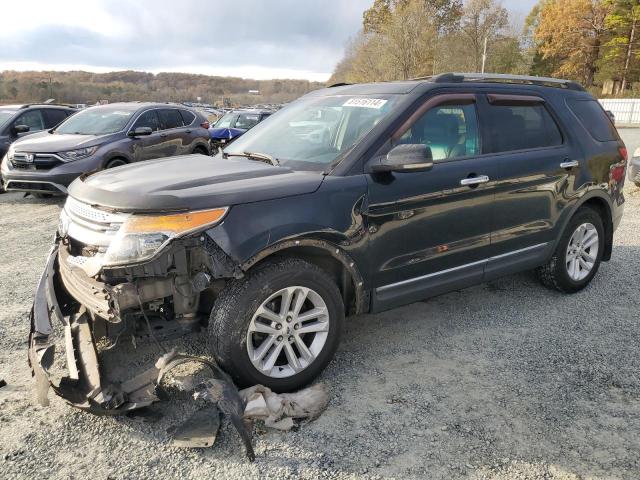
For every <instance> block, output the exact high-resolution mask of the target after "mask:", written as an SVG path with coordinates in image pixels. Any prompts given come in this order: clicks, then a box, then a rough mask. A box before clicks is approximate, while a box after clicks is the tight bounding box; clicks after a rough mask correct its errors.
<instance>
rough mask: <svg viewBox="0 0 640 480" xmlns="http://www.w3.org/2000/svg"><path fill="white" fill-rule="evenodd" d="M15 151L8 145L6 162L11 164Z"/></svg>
mask: <svg viewBox="0 0 640 480" xmlns="http://www.w3.org/2000/svg"><path fill="white" fill-rule="evenodd" d="M15 153H16V149H15V147H14V146H13V145H9V150H7V160H8V161H10V162H12V161H13V158H14V156H15Z"/></svg>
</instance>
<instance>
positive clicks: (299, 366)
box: [209, 259, 344, 392]
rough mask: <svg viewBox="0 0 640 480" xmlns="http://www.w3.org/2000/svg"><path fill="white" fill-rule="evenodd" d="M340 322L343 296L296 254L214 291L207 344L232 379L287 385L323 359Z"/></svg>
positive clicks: (307, 375)
mask: <svg viewBox="0 0 640 480" xmlns="http://www.w3.org/2000/svg"><path fill="white" fill-rule="evenodd" d="M343 323H344V305H343V302H342V296H341V295H340V291H339V290H338V287H337V285H336V284H335V282H334V281H333V280H332V279H331V277H329V275H327V273H326V272H324V271H323V270H321V269H320V268H318V267H317V266H315V265H313V264H311V263H308V262H306V261H304V260H301V259H286V260H281V261H278V262H267V263H265V264H263V265H260V266H258V267H256V270H255V271H254V272H250V273H249V274H248V275H247V276H246V277H245V278H243V279H240V280H235V281H233V282H232V283H231V284H230V285H228V286H227V288H225V290H224V291H223V292H221V294H220V296H219V297H218V299H217V301H216V304H215V307H214V309H213V311H212V313H211V319H210V321H209V346H210V349H211V350H212V353H213V354H214V355H215V357H216V359H217V361H218V362H219V363H220V364H221V366H222V367H223V368H225V369H226V370H227V371H228V372H229V373H230V374H231V375H232V376H233V377H234V379H235V380H236V381H237V383H238V384H239V385H241V386H251V385H256V384H262V385H265V386H267V387H269V388H271V389H272V390H275V391H277V392H286V391H292V390H297V389H299V388H301V387H303V386H305V385H307V384H308V383H310V382H311V381H312V380H313V379H314V378H315V377H317V376H318V375H319V374H320V372H321V371H322V370H323V369H324V368H325V366H326V365H327V364H328V363H329V361H330V360H331V358H332V357H333V355H334V353H335V351H336V348H337V346H338V343H339V340H340V334H341V331H342V325H343Z"/></svg>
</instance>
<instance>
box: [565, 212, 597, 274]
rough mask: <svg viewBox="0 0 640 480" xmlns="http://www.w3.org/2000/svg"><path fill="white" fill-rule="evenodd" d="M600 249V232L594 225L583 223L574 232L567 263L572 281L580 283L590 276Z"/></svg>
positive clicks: (568, 247)
mask: <svg viewBox="0 0 640 480" xmlns="http://www.w3.org/2000/svg"><path fill="white" fill-rule="evenodd" d="M599 247H600V238H599V236H598V230H597V229H596V227H595V226H594V225H593V224H591V223H583V224H582V225H580V226H579V227H578V228H577V229H576V230H575V232H573V235H572V236H571V239H570V240H569V244H568V245H567V254H566V262H565V264H566V268H567V273H568V274H569V277H570V278H571V280H574V281H576V282H580V281H582V280H584V279H585V278H587V277H588V276H589V274H590V273H591V271H592V270H593V267H594V265H595V264H596V260H597V258H598V248H599Z"/></svg>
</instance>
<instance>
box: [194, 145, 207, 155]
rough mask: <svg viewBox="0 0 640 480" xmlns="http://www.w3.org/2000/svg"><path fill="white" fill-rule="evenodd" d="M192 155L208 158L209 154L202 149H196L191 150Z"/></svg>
mask: <svg viewBox="0 0 640 480" xmlns="http://www.w3.org/2000/svg"><path fill="white" fill-rule="evenodd" d="M193 154H194V155H206V156H209V152H207V149H206V148H204V147H196V148H194V149H193Z"/></svg>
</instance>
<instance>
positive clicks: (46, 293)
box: [29, 246, 161, 415]
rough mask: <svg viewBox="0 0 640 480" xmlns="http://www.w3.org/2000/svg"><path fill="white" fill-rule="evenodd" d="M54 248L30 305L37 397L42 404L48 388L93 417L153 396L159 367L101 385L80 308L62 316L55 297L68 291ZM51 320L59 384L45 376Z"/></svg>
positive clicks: (154, 398) (31, 354)
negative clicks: (60, 366)
mask: <svg viewBox="0 0 640 480" xmlns="http://www.w3.org/2000/svg"><path fill="white" fill-rule="evenodd" d="M58 250H59V249H58V246H54V247H53V248H52V249H51V252H50V253H49V258H48V260H47V264H46V267H45V269H44V272H43V274H42V277H41V278H40V282H39V284H38V288H37V290H36V295H35V300H34V303H33V307H32V309H31V333H30V334H29V364H30V365H31V370H32V373H33V376H34V377H35V379H36V389H37V390H36V391H37V399H38V402H39V403H40V404H41V405H47V404H48V399H47V395H48V390H49V388H52V389H53V390H54V392H55V393H56V394H57V395H59V396H60V397H62V398H63V399H64V400H66V401H67V402H68V403H70V404H71V405H73V406H74V407H77V408H80V409H82V410H85V411H89V412H91V413H94V414H98V415H118V414H122V413H126V412H128V411H130V410H134V409H137V408H142V407H145V406H148V405H150V404H151V403H153V402H155V401H157V400H158V397H157V396H156V382H157V379H158V375H159V372H160V368H161V365H160V366H159V364H158V363H157V364H156V366H154V367H152V368H150V369H148V370H146V371H145V372H143V373H141V374H140V375H137V376H135V377H133V378H131V379H129V380H127V381H125V382H121V383H107V382H105V381H104V380H103V378H102V377H101V373H100V365H99V361H98V352H97V350H96V346H95V343H94V339H93V335H92V332H91V327H90V318H89V315H88V314H87V311H86V310H85V309H84V307H81V308H80V310H79V311H77V312H74V313H71V314H70V315H68V316H65V315H63V312H62V309H61V307H60V302H59V298H65V297H68V296H69V295H70V293H71V292H68V291H67V290H65V289H64V286H63V283H62V281H61V279H60V271H59V265H58ZM54 324H61V325H62V326H63V328H64V344H65V351H66V359H67V362H66V363H67V372H66V373H67V374H66V375H65V376H63V377H62V378H61V379H60V381H59V383H55V382H53V381H52V379H51V370H52V368H53V366H54V359H55V339H54V327H53V326H54Z"/></svg>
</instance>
